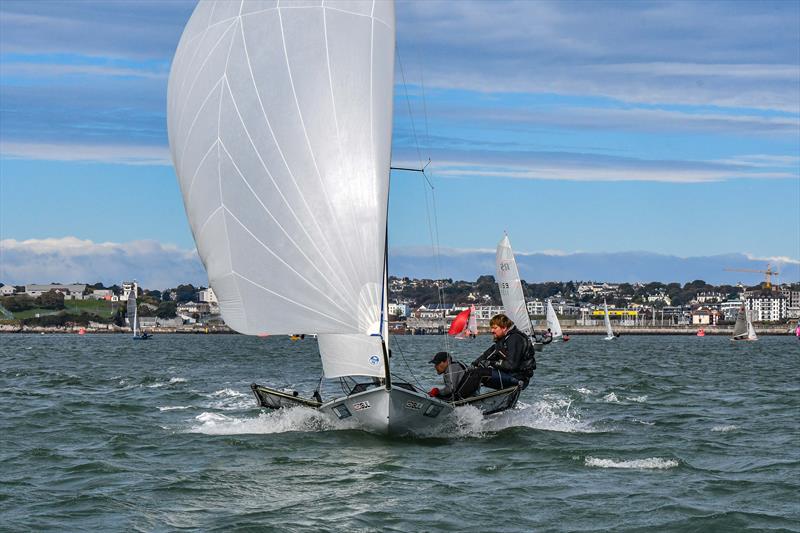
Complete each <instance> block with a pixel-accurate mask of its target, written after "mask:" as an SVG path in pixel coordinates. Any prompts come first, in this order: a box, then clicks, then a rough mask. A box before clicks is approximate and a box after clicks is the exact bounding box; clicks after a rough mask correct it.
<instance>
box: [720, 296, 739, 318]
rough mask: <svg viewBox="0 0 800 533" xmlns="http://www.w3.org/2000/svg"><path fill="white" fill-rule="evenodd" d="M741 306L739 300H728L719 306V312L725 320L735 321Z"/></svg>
mask: <svg viewBox="0 0 800 533" xmlns="http://www.w3.org/2000/svg"><path fill="white" fill-rule="evenodd" d="M741 306H742V301H741V300H728V301H727V302H722V303H721V304H719V311H720V313H722V316H724V317H725V320H736V314H737V313H738V312H739V308H740V307H741Z"/></svg>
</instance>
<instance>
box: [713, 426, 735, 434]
mask: <svg viewBox="0 0 800 533" xmlns="http://www.w3.org/2000/svg"><path fill="white" fill-rule="evenodd" d="M737 429H739V426H734V425H733V424H729V425H727V426H714V427H713V428H711V431H719V432H721V433H728V432H730V431H736V430H737Z"/></svg>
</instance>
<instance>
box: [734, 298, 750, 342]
mask: <svg viewBox="0 0 800 533" xmlns="http://www.w3.org/2000/svg"><path fill="white" fill-rule="evenodd" d="M732 338H733V340H740V339H745V338H747V313H746V310H745V307H744V305H742V306H741V307H740V308H739V312H738V313H737V314H736V323H735V324H734V325H733V337H732Z"/></svg>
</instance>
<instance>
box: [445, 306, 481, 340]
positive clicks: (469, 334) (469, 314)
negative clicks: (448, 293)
mask: <svg viewBox="0 0 800 533" xmlns="http://www.w3.org/2000/svg"><path fill="white" fill-rule="evenodd" d="M447 334H448V335H450V336H452V337H455V338H456V339H474V338H475V337H476V336H477V335H478V318H477V313H476V312H475V306H474V305H470V306H469V309H465V310H464V311H461V312H460V313H459V314H458V315H457V316H456V317H455V318H454V319H453V322H452V323H451V324H450V329H449V330H448V332H447Z"/></svg>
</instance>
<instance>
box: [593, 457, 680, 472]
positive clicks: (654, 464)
mask: <svg viewBox="0 0 800 533" xmlns="http://www.w3.org/2000/svg"><path fill="white" fill-rule="evenodd" d="M584 464H585V465H586V466H593V467H597V468H632V469H637V470H666V469H668V468H675V467H676V466H678V465H679V464H680V463H679V462H678V461H677V460H675V459H664V458H661V457H649V458H647V459H630V460H627V461H624V460H622V461H617V460H614V459H601V458H599V457H591V456H586V459H585V460H584Z"/></svg>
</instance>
